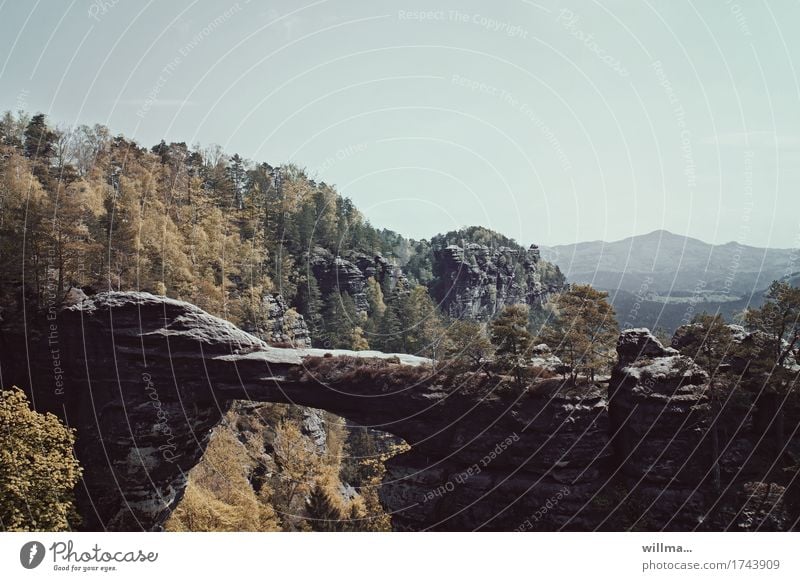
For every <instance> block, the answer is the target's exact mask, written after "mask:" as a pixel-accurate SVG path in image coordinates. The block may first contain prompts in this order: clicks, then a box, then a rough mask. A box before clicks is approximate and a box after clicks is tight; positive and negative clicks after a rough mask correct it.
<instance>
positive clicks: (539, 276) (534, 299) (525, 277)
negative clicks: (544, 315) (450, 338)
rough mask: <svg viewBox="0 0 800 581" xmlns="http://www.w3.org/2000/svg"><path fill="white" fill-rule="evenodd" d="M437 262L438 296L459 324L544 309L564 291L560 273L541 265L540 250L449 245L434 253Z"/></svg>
mask: <svg viewBox="0 0 800 581" xmlns="http://www.w3.org/2000/svg"><path fill="white" fill-rule="evenodd" d="M433 258H434V260H433V271H434V276H435V277H436V279H437V282H436V284H435V285H434V287H433V288H432V293H433V296H434V298H435V299H436V300H437V302H439V304H440V306H441V308H442V309H443V310H444V311H445V312H446V313H447V314H448V315H449V316H451V317H454V318H464V317H466V318H471V319H478V320H486V319H490V318H492V317H493V316H494V315H495V314H496V313H497V312H498V311H499V310H500V309H502V308H503V306H505V305H510V304H527V305H533V306H539V305H541V304H542V303H543V302H544V301H546V300H547V297H548V296H549V295H550V294H551V293H555V292H558V291H560V290H561V289H562V287H563V285H564V277H563V276H562V275H561V272H560V271H559V270H558V268H557V267H554V266H553V265H551V264H549V263H546V262H542V261H541V259H540V256H539V249H538V248H537V247H536V246H531V247H530V248H529V249H528V250H523V249H515V248H509V247H506V246H499V247H496V248H489V247H488V246H484V245H482V244H475V243H464V244H463V245H462V246H458V245H455V244H450V245H448V246H445V247H443V248H437V247H434V248H433Z"/></svg>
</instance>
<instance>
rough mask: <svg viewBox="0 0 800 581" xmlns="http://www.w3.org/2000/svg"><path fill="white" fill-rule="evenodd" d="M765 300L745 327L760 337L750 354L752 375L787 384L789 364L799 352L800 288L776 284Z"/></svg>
mask: <svg viewBox="0 0 800 581" xmlns="http://www.w3.org/2000/svg"><path fill="white" fill-rule="evenodd" d="M764 298H765V302H764V305H763V306H762V307H761V308H760V309H750V310H748V311H747V312H746V313H745V318H744V319H745V325H746V326H747V328H748V329H749V330H750V331H753V332H755V333H756V334H757V336H756V340H755V341H754V342H753V345H752V346H751V351H750V353H748V354H747V355H748V358H749V359H750V361H751V364H750V368H749V371H750V372H751V373H754V372H759V373H761V374H762V375H763V374H768V375H770V376H771V379H773V380H774V381H773V382H775V381H777V382H780V383H785V382H786V381H787V380H788V379H789V377H788V375H789V374H787V373H786V370H785V364H786V360H787V358H789V357H791V356H796V354H797V353H798V352H799V351H800V288H796V287H793V286H791V285H790V284H789V283H787V282H780V281H774V282H773V283H772V284H771V285H770V287H769V289H768V290H767V293H766V295H765V297H764Z"/></svg>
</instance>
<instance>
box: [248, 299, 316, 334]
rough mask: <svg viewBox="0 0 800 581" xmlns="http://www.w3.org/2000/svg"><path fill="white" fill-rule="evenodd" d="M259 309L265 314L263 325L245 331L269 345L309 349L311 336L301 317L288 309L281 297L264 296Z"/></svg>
mask: <svg viewBox="0 0 800 581" xmlns="http://www.w3.org/2000/svg"><path fill="white" fill-rule="evenodd" d="M261 308H262V311H263V312H264V313H266V318H265V320H264V321H263V323H262V324H261V325H259V326H257V327H252V328H248V327H245V328H244V330H245V331H247V332H248V333H251V334H253V335H255V336H256V337H258V338H259V339H261V340H263V341H265V342H267V343H269V344H277V345H291V346H294V347H311V335H310V333H309V331H308V326H307V325H306V322H305V319H304V318H303V315H301V314H299V313H298V312H297V311H295V310H294V309H292V308H289V305H287V304H286V301H285V300H284V299H283V297H282V296H281V295H279V294H277V293H274V294H267V295H265V296H264V298H263V300H262V307H261Z"/></svg>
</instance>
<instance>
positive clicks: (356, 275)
mask: <svg viewBox="0 0 800 581" xmlns="http://www.w3.org/2000/svg"><path fill="white" fill-rule="evenodd" d="M308 263H309V267H310V268H311V271H312V272H313V273H314V276H315V277H316V279H317V283H318V284H319V288H320V290H321V291H322V294H323V296H324V295H327V294H329V293H331V292H333V291H338V292H341V293H345V292H346V293H347V294H349V295H350V297H351V298H352V299H353V302H354V303H355V305H356V309H357V310H358V311H361V312H366V311H368V310H369V304H368V302H367V295H366V293H365V288H366V284H367V279H368V278H370V277H372V278H374V279H375V280H376V281H378V282H379V283H381V284H382V285H384V287H385V288H392V287H394V285H395V284H396V283H397V281H398V280H401V279H404V278H405V277H404V276H403V274H402V271H401V270H400V269H399V268H396V267H394V266H392V265H391V264H390V263H389V261H388V260H386V259H385V258H384V257H383V256H381V255H380V254H377V255H375V256H368V255H366V254H363V253H357V252H351V253H348V254H347V255H346V256H334V255H333V254H332V253H331V252H329V251H328V250H325V249H324V248H321V247H317V248H315V249H314V250H313V251H312V252H310V253H309V255H308Z"/></svg>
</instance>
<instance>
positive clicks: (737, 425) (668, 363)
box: [609, 329, 791, 530]
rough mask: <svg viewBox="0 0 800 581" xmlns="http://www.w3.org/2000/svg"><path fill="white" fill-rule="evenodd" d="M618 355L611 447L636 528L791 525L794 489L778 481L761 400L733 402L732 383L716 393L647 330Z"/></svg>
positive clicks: (630, 336)
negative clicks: (761, 422) (760, 419)
mask: <svg viewBox="0 0 800 581" xmlns="http://www.w3.org/2000/svg"><path fill="white" fill-rule="evenodd" d="M617 353H618V356H619V361H618V364H617V365H616V367H615V368H614V370H613V373H612V376H611V382H610V387H609V419H610V428H611V434H612V437H611V444H612V448H613V450H614V458H615V466H616V469H615V472H616V474H617V476H616V480H617V483H618V484H619V485H620V486H621V487H622V488H623V489H624V490H625V495H626V498H627V499H628V500H629V503H628V504H629V507H633V508H634V510H635V511H636V513H637V515H638V516H637V518H636V525H637V526H638V527H642V528H645V529H650V528H652V527H654V526H658V527H659V528H662V529H667V530H693V529H705V530H730V529H742V530H781V529H782V528H785V527H787V526H789V523H791V520H790V519H789V517H788V516H787V514H786V512H785V510H784V507H783V499H782V494H781V493H780V492H779V491H783V490H784V487H783V486H781V485H780V484H778V483H771V482H769V479H770V478H773V477H774V476H775V474H774V471H773V470H772V469H770V468H768V467H767V466H768V465H769V464H770V462H774V461H775V460H777V459H778V458H776V456H778V457H780V455H781V454H782V451H780V450H778V451H776V450H774V449H773V450H769V449H768V448H769V446H766V447H765V446H764V445H763V435H764V431H763V430H761V431H759V430H757V429H754V428H755V426H753V425H752V424H751V420H752V417H751V412H754V414H753V415H758V408H759V400H758V399H756V398H748V401H747V402H746V403H745V404H744V405H742V403H741V402H737V400H734V399H732V398H731V396H730V395H726V396H725V399H724V400H723V394H726V393H729V392H728V391H727V390H725V389H724V388H723V386H714V387H713V388H712V386H710V385H709V377H708V374H707V373H706V372H705V371H703V370H702V369H701V368H700V367H698V366H697V365H696V364H695V363H694V361H693V360H692V359H691V358H689V357H686V356H684V355H681V354H680V353H678V351H676V350H675V349H673V348H669V347H664V346H663V345H661V343H660V342H659V341H658V340H657V339H656V338H655V337H653V336H652V335H651V334H650V332H649V331H648V330H647V329H630V330H627V331H623V333H622V334H621V336H620V338H619V342H618V345H617ZM742 395H743V394H740V395H739V396H738V397H741V396H742ZM754 479H761V480H765V481H759V480H755V481H754ZM748 491H750V492H748ZM757 499H758V500H757ZM767 502H769V503H770V504H769V506H767V505H765V504H760V503H767ZM756 507H758V508H756Z"/></svg>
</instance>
